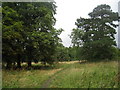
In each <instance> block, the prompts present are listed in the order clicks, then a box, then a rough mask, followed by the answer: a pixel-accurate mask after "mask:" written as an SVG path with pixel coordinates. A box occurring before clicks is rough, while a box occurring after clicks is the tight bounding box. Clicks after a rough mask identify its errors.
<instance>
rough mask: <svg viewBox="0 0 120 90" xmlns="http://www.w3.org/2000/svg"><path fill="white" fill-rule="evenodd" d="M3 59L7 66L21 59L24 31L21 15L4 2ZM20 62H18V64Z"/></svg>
mask: <svg viewBox="0 0 120 90" xmlns="http://www.w3.org/2000/svg"><path fill="white" fill-rule="evenodd" d="M3 7H4V8H3V10H2V11H3V12H2V13H3V20H2V23H3V26H2V28H3V30H2V32H3V37H2V40H3V49H2V51H3V61H6V62H7V68H9V67H10V66H11V64H12V63H13V62H15V59H17V60H18V61H19V59H20V58H19V54H20V53H22V52H23V48H22V43H21V42H23V37H22V35H21V33H22V32H23V25H22V23H23V22H22V21H20V20H19V19H18V18H19V15H18V14H17V12H16V11H15V10H13V9H12V8H10V7H8V6H4V4H3ZM15 57H16V58H15ZM19 65H20V64H19V63H18V66H19Z"/></svg>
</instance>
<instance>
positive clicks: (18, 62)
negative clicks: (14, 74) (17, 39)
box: [17, 55, 21, 68]
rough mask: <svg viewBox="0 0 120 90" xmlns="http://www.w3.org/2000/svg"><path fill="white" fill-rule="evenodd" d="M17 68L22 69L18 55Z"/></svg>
mask: <svg viewBox="0 0 120 90" xmlns="http://www.w3.org/2000/svg"><path fill="white" fill-rule="evenodd" d="M17 58H18V61H17V68H21V62H20V55H18V57H17Z"/></svg>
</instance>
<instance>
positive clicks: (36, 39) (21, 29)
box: [2, 2, 60, 67]
mask: <svg viewBox="0 0 120 90" xmlns="http://www.w3.org/2000/svg"><path fill="white" fill-rule="evenodd" d="M2 8H3V58H4V61H7V62H8V63H10V64H12V63H14V62H17V64H18V67H21V62H27V63H28V67H30V66H31V62H33V61H34V62H38V61H43V62H44V63H52V62H53V60H52V56H53V55H54V53H55V48H56V46H57V43H58V42H59V37H58V35H59V34H60V31H59V30H56V29H55V28H54V27H53V26H54V25H55V21H56V20H55V18H54V14H56V6H55V3H54V2H34V3H25V2H15V3H13V2H12V3H3V7H2ZM15 57H16V58H15ZM10 64H9V66H11V65H10Z"/></svg>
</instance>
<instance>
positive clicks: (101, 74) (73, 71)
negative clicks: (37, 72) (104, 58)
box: [50, 62, 118, 88]
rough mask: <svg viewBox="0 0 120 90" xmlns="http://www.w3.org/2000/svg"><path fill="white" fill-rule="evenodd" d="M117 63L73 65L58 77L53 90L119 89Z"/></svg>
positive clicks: (53, 83)
mask: <svg viewBox="0 0 120 90" xmlns="http://www.w3.org/2000/svg"><path fill="white" fill-rule="evenodd" d="M116 75H117V62H97V63H86V64H78V63H76V64H72V65H71V66H70V67H69V68H67V69H66V70H64V71H63V72H61V73H59V74H57V75H56V78H55V79H54V81H53V82H52V83H51V85H50V87H51V88H117V84H118V83H117V80H116V79H117V77H116Z"/></svg>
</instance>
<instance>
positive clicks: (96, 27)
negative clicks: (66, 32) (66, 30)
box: [71, 4, 118, 60]
mask: <svg viewBox="0 0 120 90" xmlns="http://www.w3.org/2000/svg"><path fill="white" fill-rule="evenodd" d="M88 15H89V16H90V18H82V17H80V18H79V19H77V21H76V23H75V25H76V26H77V28H75V29H73V31H72V33H71V38H72V43H73V45H75V46H79V47H82V49H81V51H80V52H81V54H80V55H81V57H82V58H83V59H87V60H98V59H100V60H101V59H112V58H113V57H114V53H115V52H114V49H113V48H114V46H116V42H115V37H114V35H115V34H116V30H115V28H116V27H117V25H116V24H114V22H115V21H118V13H117V12H112V10H111V7H110V6H109V5H106V4H102V5H99V6H97V7H96V8H94V9H93V11H92V12H91V13H89V14H88Z"/></svg>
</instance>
